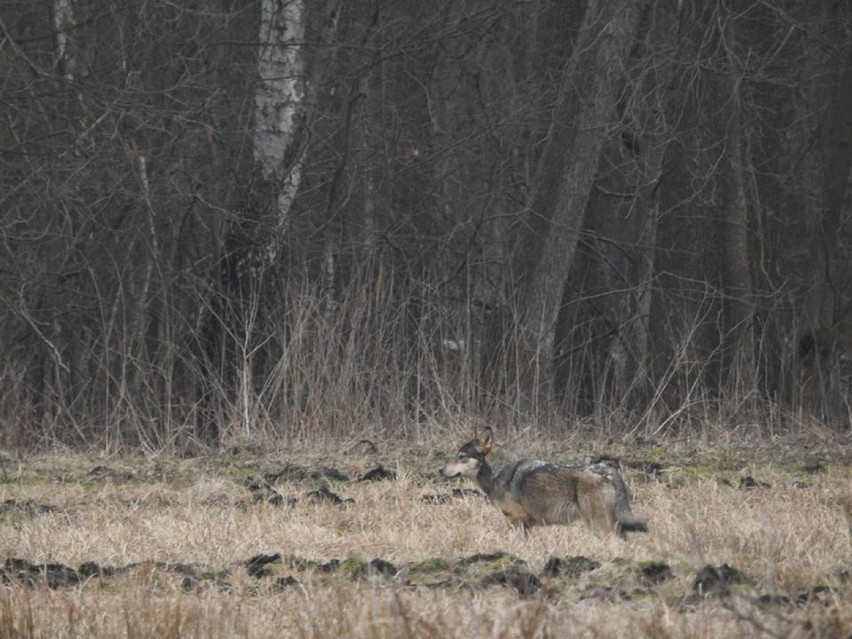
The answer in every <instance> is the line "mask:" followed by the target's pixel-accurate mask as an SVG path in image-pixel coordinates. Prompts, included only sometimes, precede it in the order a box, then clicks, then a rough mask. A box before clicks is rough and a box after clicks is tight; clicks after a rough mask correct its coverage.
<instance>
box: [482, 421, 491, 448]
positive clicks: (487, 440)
mask: <svg viewBox="0 0 852 639" xmlns="http://www.w3.org/2000/svg"><path fill="white" fill-rule="evenodd" d="M479 443H480V444H482V446H483V447H484V448H491V446H492V445H493V444H494V433H492V432H491V426H486V427H485V428H484V429H483V431H482V434H481V435H480V436H479Z"/></svg>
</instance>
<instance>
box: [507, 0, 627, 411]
mask: <svg viewBox="0 0 852 639" xmlns="http://www.w3.org/2000/svg"><path fill="white" fill-rule="evenodd" d="M638 17H639V10H638V7H637V6H636V4H635V3H633V2H629V1H625V2H601V3H598V2H595V1H592V2H589V3H587V5H586V10H585V13H584V16H583V23H582V26H581V28H580V32H579V36H578V41H577V43H576V45H575V47H574V53H573V55H572V57H571V60H570V62H569V63H568V65H566V67H565V69H564V71H563V75H562V78H561V84H560V88H559V96H558V99H557V100H558V101H557V105H556V108H555V109H554V113H553V122H552V124H551V127H550V131H549V134H548V139H547V141H546V146H545V148H544V151H543V153H542V158H541V161H540V163H539V167H538V171H537V174H536V181H535V187H534V188H535V190H534V192H533V195H532V198H531V201H530V216H531V217H532V221H531V224H530V228H531V231H530V236H529V240H528V242H527V244H526V247H525V249H524V254H523V256H522V260H523V262H524V273H525V274H526V275H525V278H524V281H523V289H522V299H523V316H522V318H521V326H520V334H519V339H520V349H519V350H520V358H521V359H522V360H523V361H522V366H523V370H524V373H523V376H524V381H523V389H524V393H525V395H526V396H527V399H528V400H529V401H531V402H533V403H532V404H531V408H533V410H538V409H539V408H541V409H545V410H547V409H549V408H550V404H551V400H552V392H553V387H552V384H553V359H554V354H555V328H556V320H557V316H558V314H559V307H560V303H561V300H562V294H563V291H564V288H565V282H566V280H567V277H568V273H569V271H570V269H571V264H572V261H573V256H574V250H575V247H576V244H577V239H578V237H579V233H580V229H581V226H582V223H583V219H584V214H585V209H586V203H587V201H588V198H589V193H590V192H591V188H592V183H593V181H594V177H595V169H596V167H597V158H598V156H599V153H600V149H601V147H602V145H603V142H604V140H605V138H606V135H607V125H608V123H609V122H611V120H612V117H613V107H614V105H615V98H616V95H617V90H618V87H619V84H620V83H621V82H622V81H623V73H624V60H625V57H626V56H627V53H628V51H629V49H630V46H631V44H632V42H633V39H634V36H635V33H636V28H637V24H638ZM538 401H543V405H540V406H539V405H538Z"/></svg>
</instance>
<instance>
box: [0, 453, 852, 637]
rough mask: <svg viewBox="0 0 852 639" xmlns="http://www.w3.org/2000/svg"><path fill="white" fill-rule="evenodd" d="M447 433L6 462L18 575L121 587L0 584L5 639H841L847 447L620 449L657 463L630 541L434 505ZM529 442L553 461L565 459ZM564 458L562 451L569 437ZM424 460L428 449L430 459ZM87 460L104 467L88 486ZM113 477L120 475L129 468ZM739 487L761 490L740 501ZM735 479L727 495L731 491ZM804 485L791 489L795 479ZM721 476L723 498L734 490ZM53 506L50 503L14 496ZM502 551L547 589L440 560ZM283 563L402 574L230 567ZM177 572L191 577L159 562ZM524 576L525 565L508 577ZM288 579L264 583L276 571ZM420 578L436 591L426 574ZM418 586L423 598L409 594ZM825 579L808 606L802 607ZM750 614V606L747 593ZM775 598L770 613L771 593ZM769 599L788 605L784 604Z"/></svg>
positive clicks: (5, 494) (851, 608)
mask: <svg viewBox="0 0 852 639" xmlns="http://www.w3.org/2000/svg"><path fill="white" fill-rule="evenodd" d="M456 443H458V442H455V441H453V442H440V443H437V442H432V443H430V444H424V445H418V446H413V445H408V446H406V447H405V448H404V449H402V450H391V449H390V447H388V448H387V449H386V450H384V451H381V453H380V454H376V455H362V454H342V453H334V452H333V453H328V454H325V455H320V454H318V453H317V452H316V451H314V452H311V453H308V452H305V453H290V454H287V455H275V456H273V455H267V456H257V457H249V456H232V457H228V456H223V457H220V458H216V459H212V458H211V459H196V460H183V461H181V460H176V459H157V460H150V459H131V458H121V459H111V460H107V461H104V460H100V459H94V458H85V457H80V456H73V455H72V456H60V455H53V456H41V457H34V458H28V459H21V460H17V461H14V462H9V463H7V464H6V465H5V466H4V467H3V474H2V476H0V479H2V480H3V483H2V484H0V502H5V503H7V504H8V503H11V502H7V501H6V500H15V502H14V503H15V504H18V507H14V508H7V509H6V511H5V512H3V514H2V515H0V554H2V557H3V558H9V557H16V558H23V559H26V560H28V561H30V562H34V563H48V562H57V563H61V564H65V565H67V566H71V567H73V568H75V569H76V568H77V567H79V566H80V565H81V564H83V563H84V562H97V563H98V564H100V565H101V566H127V565H128V564H132V563H136V562H141V563H140V565H139V566H137V567H136V568H135V569H133V570H130V571H128V572H127V573H125V574H122V575H118V576H113V577H109V578H107V577H103V578H91V579H89V580H87V581H85V582H84V583H82V584H79V585H74V586H69V587H59V588H54V589H51V588H49V587H47V586H46V585H45V584H44V583H42V582H41V581H39V580H36V581H35V583H34V584H26V583H22V582H21V581H19V580H15V579H13V580H12V581H11V582H10V583H6V584H4V585H0V637H4V639H5V638H10V637H61V636H67V637H125V636H126V637H150V636H160V637H184V636H186V637H190V636H191V637H232V636H236V637H282V636H295V637H338V636H352V637H404V636H412V637H462V636H487V637H546V636H562V635H570V636H576V637H618V636H625V637H626V636H630V637H636V636H645V637H713V638H716V637H720V636H767V637H769V636H784V637H787V636H798V637H820V636H825V637H828V636H838V635H839V634H843V635H844V636H847V635H848V634H849V633H850V632H852V595H850V588H849V587H848V586H847V584H846V583H845V579H846V577H847V573H846V572H845V571H847V570H849V569H850V550H852V549H851V548H850V540H849V534H848V527H847V522H846V518H845V517H846V515H845V511H844V507H845V506H844V505H845V504H848V503H849V496H850V489H849V470H848V466H847V465H846V455H847V454H848V450H847V449H846V448H845V447H844V446H836V445H835V446H832V447H830V448H829V447H826V449H825V450H822V451H816V452H815V451H813V449H811V452H810V453H809V454H810V455H811V456H813V455H814V454H816V455H819V456H820V458H821V459H823V460H824V465H825V468H826V471H827V472H825V473H819V474H807V473H803V472H801V470H800V468H801V465H802V463H804V462H803V460H804V458H799V457H798V456H797V451H799V450H801V448H799V447H798V446H797V445H794V446H787V445H781V444H779V445H778V446H777V447H775V448H773V447H764V448H762V449H761V450H759V451H756V450H743V451H741V452H736V451H731V450H713V449H711V448H704V447H702V448H701V449H700V450H698V451H695V450H693V449H691V448H689V447H688V446H686V445H670V446H667V447H665V448H660V447H655V448H651V447H648V448H644V449H636V448H634V449H630V450H628V449H622V450H620V451H619V450H617V451H615V452H616V453H620V454H621V455H622V457H624V458H626V459H634V460H636V459H638V460H641V459H648V458H654V459H655V460H656V461H659V462H661V463H663V464H664V466H665V471H664V472H663V473H662V474H661V476H660V478H659V479H658V480H652V479H649V478H648V477H646V476H645V475H644V474H643V473H641V472H639V471H636V470H627V471H626V476H627V479H628V481H629V483H630V484H631V486H632V487H633V491H634V493H635V497H636V501H637V505H636V511H637V513H639V514H641V515H642V516H644V517H646V518H647V519H648V520H649V522H650V524H651V526H652V532H651V533H650V534H648V535H640V536H632V537H631V538H630V540H629V541H628V542H622V541H620V540H618V539H615V538H600V537H596V536H595V535H593V534H592V533H591V532H589V531H588V530H586V529H584V528H583V527H581V526H580V525H575V526H571V527H552V528H546V529H537V530H535V531H534V533H533V534H532V535H531V536H529V537H525V536H523V535H522V534H521V533H519V532H516V531H510V530H508V529H507V528H506V526H505V524H504V522H503V521H502V516H501V515H500V513H499V512H497V511H496V509H494V508H492V507H490V506H489V505H487V504H486V503H485V502H484V501H483V499H482V498H481V497H477V496H468V497H464V498H460V499H455V500H451V501H449V502H447V503H444V504H428V503H424V501H423V500H422V497H423V495H427V494H434V493H446V492H448V491H449V490H450V489H451V487H452V485H449V484H446V483H443V482H439V481H438V480H437V477H436V476H435V474H434V469H435V468H436V467H437V466H438V465H439V464H440V462H441V460H442V459H443V457H444V455H448V454H450V453H451V452H452V451H453V448H454V445H455V444H456ZM537 446H538V447H541V448H545V447H547V448H549V449H550V450H551V451H555V452H554V453H553V454H554V455H555V456H557V457H558V456H562V457H567V451H565V450H561V449H560V448H558V447H556V446H547V442H539V443H538V445H537ZM563 446H564V444H563ZM438 453H440V454H438ZM377 461H382V462H384V463H385V464H386V466H387V467H389V468H392V469H394V470H395V471H396V472H397V475H398V476H397V480H396V481H380V482H357V481H349V482H339V483H335V482H332V483H331V484H330V487H331V488H332V490H334V491H335V492H337V493H338V494H340V496H341V497H344V498H351V499H354V503H350V504H347V505H337V506H336V505H332V504H330V503H325V502H320V503H312V502H310V501H309V500H308V499H306V497H305V496H306V494H307V492H308V491H309V490H310V489H311V488H312V487H314V486H315V484H316V482H313V481H305V482H293V481H282V482H279V483H278V484H277V485H276V487H277V489H278V490H279V492H280V493H281V494H282V495H283V496H285V497H295V498H297V499H298V500H299V501H298V503H296V504H295V505H293V506H274V505H271V504H269V503H254V502H252V500H251V497H250V495H249V492H248V490H247V489H246V488H245V479H246V477H247V476H248V475H252V476H254V477H260V476H262V475H263V474H264V472H274V471H276V470H280V469H281V468H282V467H283V466H284V465H285V463H287V462H290V463H298V464H300V465H303V466H306V467H314V466H315V465H317V464H319V465H323V466H335V467H337V468H339V469H340V470H343V471H344V472H347V473H349V474H351V475H352V476H353V477H355V476H357V475H358V474H359V473H361V472H363V471H364V470H367V469H369V468H370V467H372V466H374V465H375V463H376V462H377ZM96 465H105V466H108V467H109V469H110V470H111V472H110V473H107V474H106V475H104V474H99V475H97V476H94V475H90V474H89V472H90V470H91V469H92V468H93V467H94V466H96ZM125 471H126V474H125ZM746 475H750V476H753V477H755V478H756V479H758V480H760V481H763V482H766V483H768V484H771V488H764V489H755V490H741V489H740V488H739V485H738V482H739V481H740V479H741V478H742V477H744V476H746ZM726 482H729V483H726ZM797 482H798V483H797ZM729 484H730V485H729ZM25 500H30V502H29V503H30V504H40V505H51V506H54V507H56V510H55V511H53V512H47V513H34V512H30V511H26V509H24V508H23V507H20V505H21V504H23V503H25ZM497 551H504V552H508V553H511V555H514V556H515V557H517V558H518V559H520V560H521V561H522V562H526V566H527V567H528V569H529V571H530V572H532V573H535V574H536V575H539V576H541V580H542V586H541V588H540V589H539V590H538V591H537V592H535V593H532V594H529V595H527V596H523V595H522V594H519V592H518V591H517V590H516V589H515V588H513V587H510V586H500V585H496V586H487V587H486V586H483V585H482V584H481V583H480V582H481V578H482V577H483V574H484V573H483V574H478V573H476V572H466V573H462V572H459V571H457V572H456V573H455V574H453V573H451V572H450V569H449V568H452V566H454V565H456V564H457V562H458V561H459V560H460V559H462V558H464V557H469V556H471V555H474V554H476V553H492V552H497ZM262 553H281V554H282V555H284V556H298V557H300V558H304V559H312V560H316V561H319V562H326V561H329V560H330V559H335V558H336V559H341V560H345V559H346V558H350V564H353V563H354V562H355V560H354V559H352V557H353V556H356V555H357V556H360V557H362V558H364V559H366V560H370V559H372V558H382V559H384V560H386V561H389V562H391V563H392V564H394V565H395V566H396V567H398V568H403V573H402V574H401V575H399V576H397V577H395V578H389V577H378V576H376V577H370V578H366V579H362V580H358V579H353V578H352V576H351V574H350V573H349V572H347V570H346V569H343V570H338V571H337V572H336V573H334V574H320V573H317V572H306V571H300V570H297V569H295V568H292V567H289V566H287V565H285V563H278V564H274V565H273V574H272V575H271V576H268V577H262V578H255V577H252V576H249V574H248V572H247V570H246V567H245V565H244V563H243V562H245V560H247V559H248V558H250V557H252V556H255V555H258V554H262ZM575 555H583V556H585V557H588V558H590V559H594V560H596V561H598V562H600V564H601V565H600V567H599V568H597V569H595V570H592V571H590V572H586V573H583V574H582V575H579V576H578V577H576V578H563V577H557V578H548V577H545V576H542V567H543V566H544V564H545V562H546V561H547V559H549V558H550V557H554V556H557V557H570V556H575ZM435 559H440V560H443V562H445V564H446V565H447V566H449V568H448V569H446V570H444V571H443V572H442V573H441V575H440V576H441V578H443V577H449V578H450V579H449V580H448V581H446V583H443V584H439V585H438V586H434V585H433V586H429V585H426V584H425V583H423V582H418V581H417V580H414V579H411V578H409V577H407V576H406V570H407V569H408V568H406V567H409V568H410V566H411V565H412V564H414V563H416V562H424V561H430V560H435ZM649 561H658V562H665V563H666V564H668V565H669V566H670V567H671V569H672V571H673V577H672V578H670V579H668V580H665V581H663V582H661V583H659V584H648V583H645V582H643V580H642V578H641V576H640V571H641V567H642V566H643V565H645V564H643V562H649ZM151 562H166V564H168V563H181V564H193V565H195V569H196V570H197V572H198V573H199V574H200V573H204V576H202V577H200V578H198V579H195V578H193V579H191V580H190V581H189V582H187V577H186V576H185V575H184V574H182V573H179V572H175V571H173V570H167V569H163V566H164V565H165V564H155V563H151ZM708 563H710V564H714V565H720V564H722V563H727V564H730V565H731V566H734V567H735V568H737V569H738V570H740V571H742V572H743V573H744V574H745V575H746V576H747V577H748V581H749V583H747V584H743V585H739V586H734V587H732V590H733V592H732V594H731V595H729V596H716V595H711V596H707V597H700V596H698V595H696V594H695V593H693V590H692V581H693V579H694V577H695V575H696V574H697V572H698V570H699V569H700V568H701V567H702V566H704V565H705V564H708ZM522 565H523V564H522ZM288 575H292V576H294V577H295V578H296V579H297V581H298V583H297V584H294V585H290V586H283V587H276V584H275V578H277V577H286V576H288ZM436 581H441V579H437V580H436ZM416 584H421V585H416ZM824 586H828V587H830V589H828V590H825V589H824V590H823V591H822V592H821V593H820V594H819V596H818V597H816V598H815V599H816V600H815V601H810V602H805V601H801V602H800V601H797V598H798V597H799V596H800V595H803V594H807V593H813V592H814V590H813V589H814V588H815V587H824ZM761 596H763V597H764V601H763V602H761V601H760V599H759V598H760V597H761ZM773 598H774V600H773ZM782 598H783V599H782Z"/></svg>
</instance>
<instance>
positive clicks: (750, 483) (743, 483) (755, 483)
mask: <svg viewBox="0 0 852 639" xmlns="http://www.w3.org/2000/svg"><path fill="white" fill-rule="evenodd" d="M767 488H772V484H768V483H766V482H765V481H760V480H759V479H755V478H754V477H752V476H751V475H746V476H745V477H743V478H741V479H740V490H755V489H767Z"/></svg>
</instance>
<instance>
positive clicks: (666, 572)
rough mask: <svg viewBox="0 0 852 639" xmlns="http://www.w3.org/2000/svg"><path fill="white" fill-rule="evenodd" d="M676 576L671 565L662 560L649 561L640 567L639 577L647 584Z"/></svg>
mask: <svg viewBox="0 0 852 639" xmlns="http://www.w3.org/2000/svg"><path fill="white" fill-rule="evenodd" d="M672 577H674V572H673V571H672V568H671V566H669V565H668V564H667V563H664V562H662V561H647V562H645V563H643V564H642V565H641V566H640V568H639V578H640V580H641V581H642V583H644V584H646V585H649V586H650V585H654V584H658V583H660V582H662V581H665V580H666V579H671V578H672Z"/></svg>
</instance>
